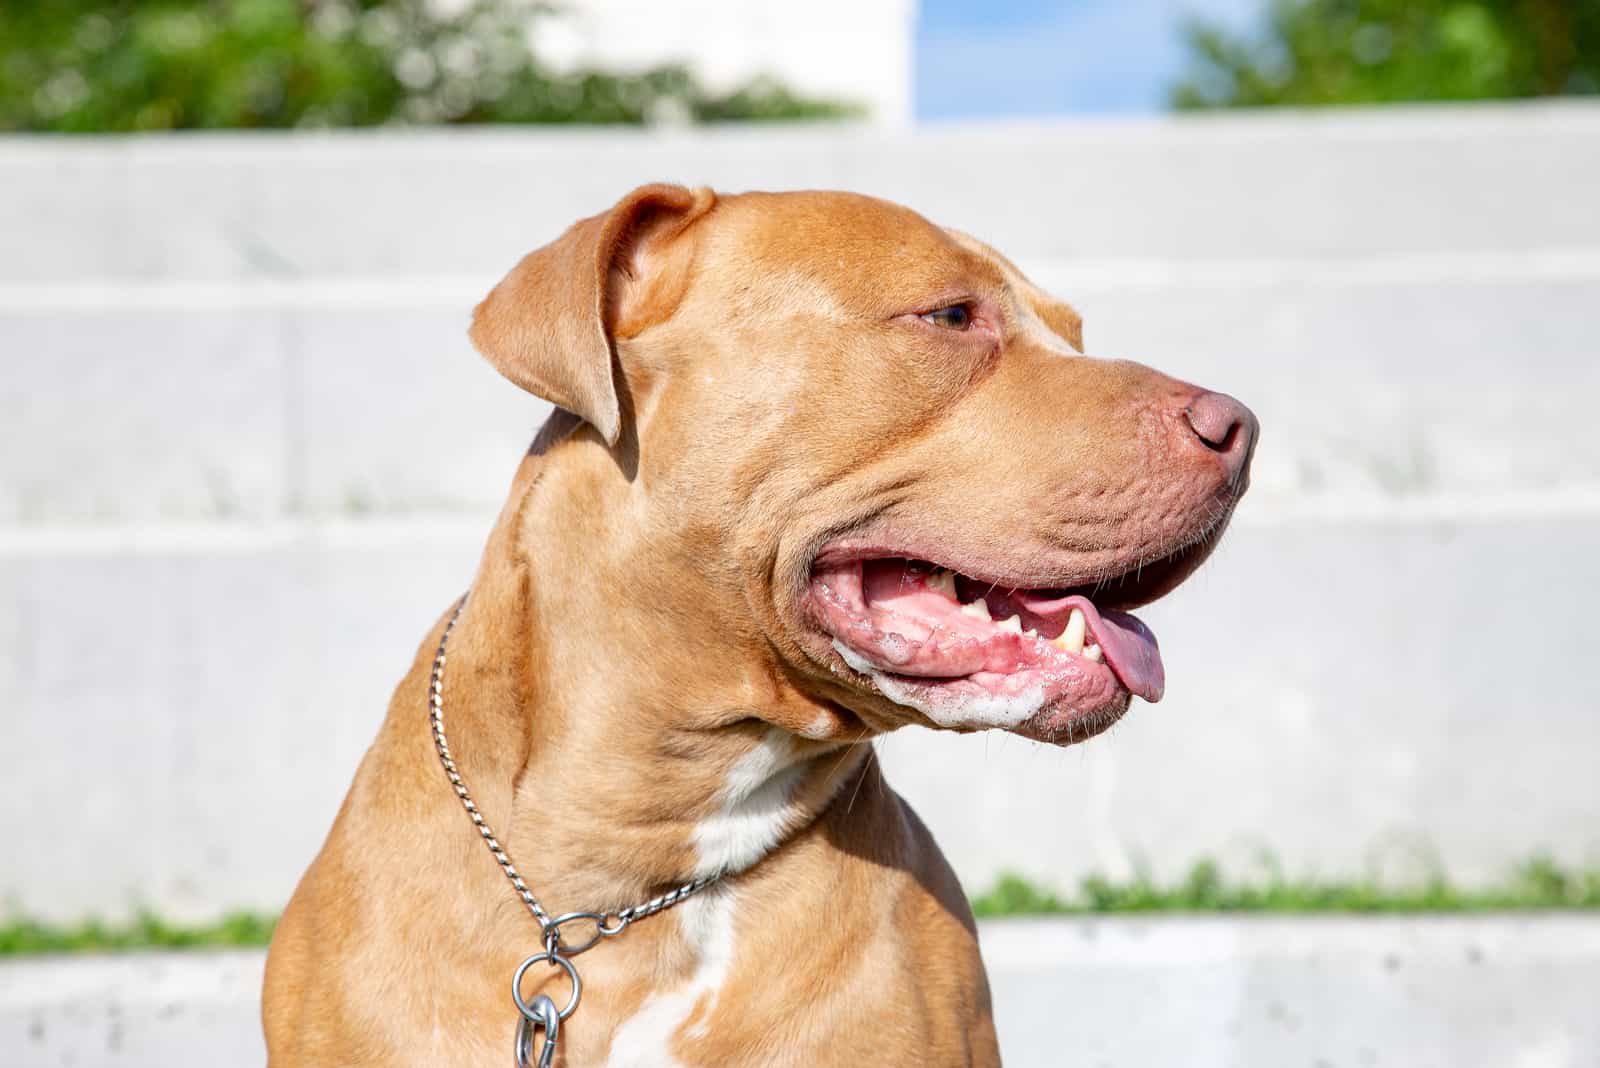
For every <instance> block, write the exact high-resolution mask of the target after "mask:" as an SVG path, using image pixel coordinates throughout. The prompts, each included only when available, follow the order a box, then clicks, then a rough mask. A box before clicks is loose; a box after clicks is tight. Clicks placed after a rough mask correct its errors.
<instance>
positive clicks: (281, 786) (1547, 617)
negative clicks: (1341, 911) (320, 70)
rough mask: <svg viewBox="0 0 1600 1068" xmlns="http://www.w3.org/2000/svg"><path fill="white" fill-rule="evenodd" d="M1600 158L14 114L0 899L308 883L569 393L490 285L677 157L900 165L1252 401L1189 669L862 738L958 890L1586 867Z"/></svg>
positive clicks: (817, 178)
mask: <svg viewBox="0 0 1600 1068" xmlns="http://www.w3.org/2000/svg"><path fill="white" fill-rule="evenodd" d="M1597 171H1600V109H1597V108H1594V107H1593V106H1582V105H1568V106H1550V107H1505V108H1482V109H1473V110H1469V111H1457V110H1450V109H1429V110H1420V111H1396V112H1380V113H1362V114H1341V115H1318V116H1314V117H1310V116H1295V115H1283V114H1278V115H1264V116H1235V117H1217V118H1201V119H1190V120H1182V121H1179V120H1156V121H1144V122H1137V123H1063V124H1052V125H1024V126H1012V127H989V126H982V127H949V128H935V129H929V130H923V131H919V132H901V133H886V132H881V131H880V132H871V131H867V130H862V129H845V130H840V129H812V130H792V129H791V130H764V131H758V132H750V131H732V130H728V131H712V132H695V133H673V134H659V133H658V134H650V133H634V132H611V131H607V132H597V131H572V132H562V133H547V132H540V131H500V130H497V131H482V132H478V131H446V132H439V133H415V134H404V135H395V134H342V135H317V136H307V137H275V136H269V137H243V136H216V137H175V138H155V139H140V140H57V139H31V140H17V139H12V140H4V141H0V189H3V190H4V195H3V196H0V248H3V250H4V255H0V367H3V375H4V377H3V378H0V389H3V391H4V394H3V395H4V398H5V401H6V406H5V413H6V418H5V419H4V420H0V692H3V693H5V694H6V701H7V717H6V720H5V722H6V725H7V728H8V730H7V738H8V742H9V743H10V746H14V747H15V748H14V749H10V748H9V747H8V751H12V752H15V753H17V754H21V756H20V758H14V759H13V760H11V761H10V762H8V774H7V775H6V776H5V777H4V778H3V780H0V841H3V842H4V843H5V847H6V860H5V862H4V863H3V864H0V901H8V902H12V903H14V904H15V905H17V906H20V907H22V908H25V909H28V910H30V911H35V912H42V913H46V914H51V915H57V916H70V915H81V914H83V913H85V912H89V911H101V912H106V911H117V910H120V909H123V908H126V907H129V906H131V905H133V904H136V903H148V904H153V905H155V906H157V907H160V908H162V909H165V910H168V911H172V912H177V913H180V914H206V913H211V912H215V911H216V910H218V909H221V908H224V907H229V906H253V907H261V908H272V907H276V906H277V905H279V904H281V902H282V901H283V900H284V899H285V897H286V896H287V894H288V893H289V890H290V889H291V887H292V886H293V883H294V880H295V878H296V877H297V876H298V874H299V872H300V870H301V869H302V868H303V867H304V865H305V863H306V862H307V861H308V860H309V859H310V856H311V854H312V852H313V851H314V850H315V848H316V846H317V844H318V843H319V841H320V839H321V836H322V835H323V833H324V832H325V830H326V827H327V825H328V823H329V822H330V820H331V818H332V815H333V812H334V809H335V807H336V805H337V803H338V799H339V797H340V796H341V794H342V792H343V790H344V788H345V786H346V784H347V783H348V780H349V776H350V774H351V772H352V770H353V768H354V765H355V762H356V760H357V759H358V758H359V755H360V753H361V751H362V749H363V747H364V745H365V744H366V742H367V740H368V739H370V737H371V736H372V733H373V732H374V730H375V729H376V725H377V723H378V721H379V719H380V717H381V715H382V714H383V710H384V706H385V704H386V701H387V697H388V693H389V690H390V688H391V687H392V686H393V684H394V683H395V681H397V680H398V678H399V677H400V675H401V673H402V672H403V671H404V670H405V668H406V666H407V665H408V664H409V663H410V657H411V655H412V652H413V650H414V649H415V647H416V643H417V642H418V641H419V640H420V638H421V636H422V634H423V633H424V631H425V630H426V628H427V626H428V624H429V623H430V622H431V621H432V619H433V618H435V616H436V615H437V613H438V612H439V611H440V610H441V609H442V608H443V606H444V605H445V604H446V603H447V602H448V600H449V598H451V597H452V596H453V595H454V594H455V593H456V592H458V591H459V589H460V588H461V587H462V586H463V585H464V583H465V582H466V580H467V578H468V576H469V575H470V573H471V569H472V565H473V562H474V560H475V558H476V555H477V552H478V550H479V546H480V545H481V542H482V538H483V536H484V534H485V533H486V531H487V529H488V525H489V523H490V521H491V519H492V516H493V514H494V511H495V509H496V507H497V506H498V504H499V502H500V498H501V494H502V493H503V492H504V489H505V486H506V484H507V481H508V479H509V477H510V474H511V471H512V469H513V467H514V464H515V462H516V459H517V457H518V456H519V455H520V453H521V451H522V449H523V448H524V447H525V446H526V443H527V440H528V438H529V435H530V433H531V431H532V428H533V427H534V426H535V425H536V424H537V422H538V421H539V419H540V418H541V417H542V414H543V410H544V409H543V406H542V405H541V404H539V403H537V402H535V401H533V400H532V399H531V398H528V397H527V396H526V395H523V394H521V393H519V392H518V391H516V390H515V389H513V388H512V387H510V386H509V385H506V384H505V383H503V382H501V381H500V380H499V379H498V378H496V376H495V375H494V374H493V373H492V372H491V371H489V370H488V369H487V367H486V366H485V365H484V364H483V363H482V361H480V360H479V359H478V358H477V357H476V356H474V355H473V354H472V353H471V351H470V349H469V347H468V345H467V343H466V341H465V338H464V335H463V329H464V325H465V322H466V318H467V315H468V312H469V310H470V307H471V305H472V303H473V302H474V300H475V299H476V298H477V297H478V296H479V295H481V293H482V292H484V291H485V290H486V289H487V288H488V286H489V285H490V284H492V282H493V281H494V280H495V279H496V278H497V277H498V275H499V274H500V272H501V271H503V270H504V269H505V268H506V267H508V266H509V265H510V264H511V263H512V262H513V261H514V260H515V259H516V257H517V256H519V255H520V254H521V253H522V252H524V251H526V250H527V249H528V248H531V247H533V246H535V245H537V244H539V243H541V242H543V241H545V240H547V239H548V238H550V237H551V236H553V235H554V234H555V233H557V232H558V231H559V230H560V229H561V228H562V227H563V226H565V225H566V224H567V223H568V222H570V221H571V220H572V219H573V218H575V217H577V216H578V215H580V214H585V213H589V212H592V211H595V210H598V209H599V208H601V207H603V206H604V205H605V204H606V203H607V202H608V201H609V200H610V199H611V198H613V197H614V196H616V195H617V194H618V193H620V192H622V191H623V190H625V189H627V188H628V187H630V186H632V185H634V184H637V183H639V182H642V181H646V180H650V179H655V178H661V177H666V178H678V179H684V180H690V181H700V182H708V183H711V184H714V185H717V186H719V187H722V188H728V189H739V188H749V187H769V188H783V187H803V186H842V187H848V188H854V189H858V190H862V191H865V192H872V193H879V194H882V195H887V196H892V197H895V198H897V199H900V200H904V201H906V202H908V203H910V204H912V205H914V206H916V207H918V208H920V209H922V210H924V211H926V212H928V213H929V214H930V215H932V216H933V217H935V218H937V219H939V220H940V221H943V222H947V223H950V224H953V225H959V226H961V227H963V228H964V229H967V230H970V231H972V232H974V233H977V234H979V235H981V236H983V237H986V238H989V239H991V240H993V241H994V242H995V243H996V244H998V245H999V246H1000V247H1001V248H1002V249H1004V250H1006V251H1007V252H1008V253H1010V254H1012V255H1013V256H1014V257H1015V258H1017V259H1018V260H1019V261H1020V262H1021V263H1022V264H1023V266H1024V267H1025V268H1026V269H1027V270H1029V271H1030V272H1031V273H1032V274H1033V275H1034V276H1035V277H1036V278H1037V279H1038V280H1039V281H1041V282H1042V283H1044V284H1046V285H1048V286H1049V287H1051V288H1052V289H1054V290H1055V291H1057V292H1058V293H1060V294H1061V295H1063V296H1065V297H1067V298H1068V299H1071V300H1073V301H1075V302H1076V303H1077V304H1078V306H1079V307H1080V309H1081V310H1082V311H1083V312H1084V315H1085V317H1086V320H1087V327H1088V339H1089V343H1090V347H1091V350H1092V351H1095V352H1097V353H1101V354H1115V355H1126V356H1131V357H1135V358H1139V359H1142V360H1145V361H1146V362H1149V363H1152V364H1154V365H1156V366H1158V367H1161V368H1163V369H1165V370H1169V371H1171V372H1173V373H1176V374H1180V375H1183V376H1186V377H1190V378H1193V379H1196V380H1198V381H1203V382H1205V383H1207V384H1209V385H1213V386H1215V387H1217V388H1222V389H1227V390H1229V391H1231V392H1234V393H1237V394H1238V395H1239V396H1241V397H1242V398H1244V399H1245V400H1247V401H1248V402H1249V403H1251V404H1252V405H1253V406H1254V407H1255V408H1256V410H1257V412H1258V413H1259V414H1260V415H1261V417H1262V420H1263V423H1264V425H1265V437H1264V441H1263V445H1262V447H1261V451H1260V454H1259V459H1258V467H1257V476H1256V488H1255V489H1254V490H1253V491H1252V495H1251V497H1250V498H1248V499H1247V501H1246V503H1245V505H1244V507H1243V508H1242V510H1241V512H1240V514H1239V517H1238V519H1237V521H1236V524H1235V529H1234V530H1233V531H1232V532H1231V533H1230V535H1229V539H1228V541H1227V543H1226V544H1225V545H1224V547H1223V548H1222V550H1221V552H1220V553H1219V555H1218V557H1217V559H1216V560H1215V561H1214V562H1213V563H1211V564H1209V565H1208V566H1207V568H1206V569H1205V570H1204V571H1203V572H1202V573H1201V574H1200V575H1199V576H1198V577H1197V578H1196V579H1195V580H1194V581H1193V582H1192V583H1191V584H1190V585H1189V586H1187V587H1185V588H1184V589H1183V590H1181V591H1179V593H1178V594H1176V595H1175V596H1174V597H1172V598H1171V599H1170V600H1169V601H1168V602H1164V603H1163V604H1162V605H1160V606H1157V607H1156V608H1154V609H1152V610H1151V611H1150V613H1149V615H1150V616H1151V618H1152V620H1153V622H1154V624H1155V625H1156V627H1157V629H1158V630H1159V632H1160V633H1161V635H1162V639H1163V648H1164V649H1165V650H1166V651H1167V653H1168V660H1169V666H1170V671H1171V686H1170V691H1169V692H1170V696H1169V697H1168V699H1167V700H1166V701H1165V702H1163V703H1162V704H1161V705H1160V706H1157V707H1154V708H1139V709H1136V710H1135V711H1134V712H1133V714H1132V715H1131V716H1130V717H1129V718H1128V719H1127V720H1125V721H1124V723H1123V724H1121V725H1119V726H1118V727H1117V728H1116V729H1115V730H1113V731H1112V732H1111V734H1110V735H1109V736H1107V737H1104V738H1101V739H1098V740H1096V741H1095V742H1094V743H1093V744H1092V745H1089V746H1086V747H1082V748H1078V749H1074V750H1070V751H1067V752H1058V751H1053V750H1047V749H1041V748H1038V747H1035V746H1032V745H1030V744H1028V743H1025V742H1021V741H1018V740H1015V739H1010V738H1006V737H992V738H991V737H977V738H954V737H946V736H940V735H934V734H931V733H919V732H904V733H902V734H899V735H896V736H894V737H892V738H890V739H888V740H887V741H886V742H885V743H884V744H883V751H884V756H885V759H886V761H887V763H888V765H889V766H890V769H891V776H892V779H893V780H894V781H895V782H897V783H898V784H899V785H900V787H901V788H902V789H903V790H904V792H906V793H907V794H908V795H909V796H910V797H911V798H912V799H913V800H914V801H915V802H916V804H917V805H918V806H919V808H920V809H921V810H922V811H923V812H924V814H925V815H926V816H927V818H928V819H929V822H930V823H931V825H932V826H933V828H934V830H935V832H936V833H937V834H938V835H939V836H940V838H941V840H942V841H943V843H944V845H945V848H946V850H947V852H948V853H949V854H950V856H951V858H952V860H953V862H954V863H955V865H956V867H957V869H958V871H959V872H960V873H961V874H962V876H963V878H965V879H966V880H967V881H968V882H969V883H970V884H973V885H975V886H981V885H982V884H985V883H987V882H988V881H989V879H991V878H992V877H993V875H994V874H995V872H996V871H998V870H1000V869H1001V868H1006V867H1010V868H1018V869H1021V870H1023V871H1026V872H1028V873H1029V874H1032V875H1034V876H1036V877H1039V878H1044V879H1048V880H1051V881H1054V882H1058V883H1063V884H1066V883H1070V882H1072V881H1074V880H1076V879H1077V878H1078V877H1080V876H1081V875H1082V874H1084V873H1086V872H1088V871H1091V870H1101V871H1108V872H1110V873H1112V874H1127V873H1128V872H1129V871H1130V870H1131V869H1132V868H1133V866H1134V865H1135V864H1137V863H1139V862H1140V861H1141V859H1142V860H1144V861H1147V862H1149V863H1150V864H1151V865H1152V866H1153V867H1154V868H1155V869H1156V871H1157V872H1158V873H1160V874H1172V873H1175V872H1178V871H1180V870H1181V869H1182V868H1184V867H1185V866H1186V865H1187V864H1188V863H1189V861H1190V860H1192V859H1193V858H1194V857H1196V856H1198V855H1201V854H1207V853H1210V854H1218V855H1220V856H1221V857H1222V858H1223V859H1224V860H1226V861H1228V862H1230V863H1231V864H1233V865H1234V866H1235V867H1236V868H1240V869H1245V870H1248V869H1249V867H1250V866H1251V865H1252V864H1253V863H1254V862H1255V857H1256V855H1257V854H1258V853H1259V852H1260V851H1262V850H1268V851H1270V852H1272V853H1274V854H1276V855H1277V856H1278V857H1279V858H1280V860H1281V861H1282V862H1283V864H1284V865H1285V867H1287V868H1288V869H1289V870H1290V871H1291V872H1296V873H1316V874H1321V875H1325V876H1335V875H1361V874H1364V873H1367V872H1369V871H1373V870H1376V871H1379V872H1381V873H1384V874H1388V875H1391V876H1395V877H1401V876H1405V875H1409V874H1414V873H1415V872H1416V871H1417V870H1418V868H1419V867H1420V866H1421V865H1422V864H1424V863H1426V862H1427V861H1428V860H1429V859H1430V858H1432V859H1437V860H1438V861H1439V862H1441V863H1443V864H1444V865H1445V866H1446V867H1448V868H1449V870H1450V871H1451V872H1452V873H1454V874H1457V875H1459V876H1461V877H1463V878H1466V879H1469V880H1486V879H1492V878H1496V877H1498V876H1500V875H1502V874H1503V873H1504V872H1505V870H1506V868H1507V866H1508V865H1510V864H1511V863H1512V862H1513V861H1515V860H1519V859H1521V858H1523V857H1526V856H1527V855H1528V854H1530V853H1532V852H1534V851H1536V850H1548V851H1551V852H1552V853H1554V854H1555V855H1556V856H1557V857H1558V858H1559V859H1561V860H1562V861H1564V862H1566V863H1569V864H1595V863H1600V779H1597V777H1596V775H1595V773H1594V767H1595V754H1596V753H1600V715H1597V713H1600V669H1597V667H1596V658H1595V655H1594V652H1593V647H1594V641H1595V628H1594V626H1593V623H1592V621H1591V620H1590V618H1589V613H1588V611H1587V606H1586V603H1585V602H1586V600H1587V598H1586V597H1585V594H1587V593H1590V592H1591V591H1594V590H1596V589H1600V562H1597V560H1596V555H1595V553H1594V547H1595V546H1596V545H1597V544H1600V443H1597V442H1600V438H1597V437H1596V435H1595V434H1594V433H1593V431H1592V429H1591V428H1592V425H1593V416H1592V407H1593V400H1592V398H1593V397H1595V396H1596V395H1597V392H1600V390H1597V387H1600V369H1597V368H1600V360H1597V356H1600V352H1597V351H1596V348H1597V345H1600V343H1597V341H1596V340H1595V338H1596V332H1595V323H1596V312H1595V309H1596V308H1597V307H1600V212H1596V211H1595V210H1594V207H1593V194H1592V176H1593V175H1594V174H1595V173H1597Z"/></svg>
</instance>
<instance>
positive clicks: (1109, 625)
mask: <svg viewBox="0 0 1600 1068" xmlns="http://www.w3.org/2000/svg"><path fill="white" fill-rule="evenodd" d="M1099 615H1100V622H1099V625H1098V626H1096V627H1095V628H1094V632H1095V636H1096V637H1098V638H1099V639H1100V649H1101V651H1102V652H1104V653H1105V655H1106V664H1107V666H1109V667H1110V668H1111V670H1112V671H1114V672H1116V675H1117V678H1119V679H1121V680H1122V685H1124V686H1126V687H1127V688H1128V690H1129V692H1131V693H1133V694H1135V695H1137V696H1139V697H1142V698H1144V699H1145V700H1146V701H1149V702H1150V703H1151V704H1155V703H1156V702H1157V701H1159V700H1161V695H1162V694H1163V693H1165V692H1166V689H1167V672H1166V669H1165V668H1164V667H1162V665H1161V650H1160V649H1159V648H1157V646H1156V636H1155V635H1154V634H1152V633H1151V631H1150V628H1149V627H1147V626H1145V625H1144V623H1143V622H1142V621H1141V620H1140V619H1139V617H1137V616H1131V615H1129V614H1128V613H1126V612H1111V611H1106V612H1101V613H1099Z"/></svg>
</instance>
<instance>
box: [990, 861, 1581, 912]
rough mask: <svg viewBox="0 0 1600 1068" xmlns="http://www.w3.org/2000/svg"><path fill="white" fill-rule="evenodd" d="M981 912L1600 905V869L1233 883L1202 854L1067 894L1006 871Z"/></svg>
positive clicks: (1543, 867)
mask: <svg viewBox="0 0 1600 1068" xmlns="http://www.w3.org/2000/svg"><path fill="white" fill-rule="evenodd" d="M972 909H973V911H974V912H975V913H977V914H978V915H979V916H985V917H997V916H1049V915H1086V914H1112V913H1130V912H1169V913H1170V912H1257V913H1330V912H1332V913H1340V912H1367V913H1371V912H1506V911H1526V910H1535V909H1600V871H1566V870H1564V869H1562V868H1561V867H1559V866H1558V865H1556V864H1555V863H1554V862H1552V861H1551V860H1549V859H1548V858H1544V857H1537V858H1535V859H1533V860H1530V861H1528V862H1526V863H1524V864H1522V865H1520V866H1519V867H1518V868H1517V869H1516V870H1515V871H1514V872H1513V873H1512V875H1511V877H1510V878H1508V879H1507V880H1505V881H1504V882H1503V883H1501V884H1499V885H1495V886H1487V887H1476V888H1471V889H1468V888H1464V887H1458V886H1455V885H1453V884H1451V883H1450V881H1449V880H1448V879H1447V878H1446V877H1445V876H1444V875H1443V874H1442V873H1441V874H1435V875H1433V876H1431V877H1430V878H1428V879H1426V880H1425V881H1423V882H1421V883H1419V884H1415V885H1410V886H1389V885H1384V884H1382V883H1380V882H1378V881H1375V880H1365V881H1355V882H1343V881H1337V880H1335V881H1320V880H1312V879H1298V880H1297V879H1287V878H1284V877H1283V876H1282V875H1280V874H1274V875H1271V876H1269V877H1268V878H1267V879H1266V880H1265V881H1263V882H1259V883H1235V882H1229V881H1228V880H1227V879H1225V878H1224V877H1223V875H1222V872H1221V870H1220V869H1219V868H1218V867H1217V865H1216V864H1215V863H1213V862H1212V861H1209V860H1202V861H1200V862H1198V863H1196V864H1195V865H1194V867H1192V868H1191V869H1189V874H1188V875H1187V876H1185V877H1184V878H1183V879H1181V880H1179V881H1178V882H1176V883H1172V884H1166V885H1163V884H1161V883H1157V882H1156V881H1155V880H1153V879H1151V878H1150V877H1149V876H1148V875H1139V876H1136V877H1135V878H1133V879H1132V880H1130V881H1128V882H1121V883H1118V882H1112V881H1111V880H1109V879H1105V878H1102V877H1100V876H1090V877H1089V878H1087V879H1085V880H1083V882H1082V883H1081V884H1080V885H1079V888H1078V892H1077V893H1076V894H1073V895H1066V896H1063V895H1061V894H1058V893H1056V892H1055V891H1052V890H1049V889H1046V888H1042V887H1039V886H1037V885H1035V884H1034V883H1031V882H1029V881H1028V880H1027V879H1024V878H1022V877H1021V876H1019V875H1015V874H1009V873H1008V874H1005V875H1002V876H1001V877H1000V878H999V879H998V880H997V881H996V882H995V884H994V886H993V887H992V888H990V889H989V890H988V891H987V892H986V893H982V894H979V895H978V896H976V897H974V898H973V899H972Z"/></svg>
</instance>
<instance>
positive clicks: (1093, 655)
mask: <svg viewBox="0 0 1600 1068" xmlns="http://www.w3.org/2000/svg"><path fill="white" fill-rule="evenodd" d="M1083 658H1084V659H1085V660H1092V661H1094V662H1095V663H1096V664H1098V663H1100V647H1099V646H1098V645H1096V644H1095V643H1094V642H1090V643H1089V644H1088V645H1085V646H1084V647H1083Z"/></svg>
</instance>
